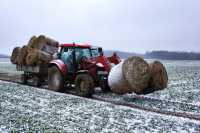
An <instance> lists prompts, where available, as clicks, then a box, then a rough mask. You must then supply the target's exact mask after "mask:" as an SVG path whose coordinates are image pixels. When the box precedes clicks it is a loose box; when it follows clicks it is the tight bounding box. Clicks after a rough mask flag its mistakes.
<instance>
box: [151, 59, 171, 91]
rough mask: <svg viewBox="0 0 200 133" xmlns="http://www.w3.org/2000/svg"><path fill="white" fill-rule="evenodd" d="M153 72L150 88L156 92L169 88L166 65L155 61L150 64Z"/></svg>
mask: <svg viewBox="0 0 200 133" xmlns="http://www.w3.org/2000/svg"><path fill="white" fill-rule="evenodd" d="M149 66H150V71H151V78H150V81H149V88H154V89H155V90H163V89H164V88H166V87H167V83H168V75H167V71H166V69H165V67H164V65H163V64H162V63H161V62H159V61H154V62H153V63H150V64H149Z"/></svg>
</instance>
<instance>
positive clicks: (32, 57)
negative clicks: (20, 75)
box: [26, 52, 38, 65]
mask: <svg viewBox="0 0 200 133" xmlns="http://www.w3.org/2000/svg"><path fill="white" fill-rule="evenodd" d="M37 62H38V54H37V53H35V52H33V53H28V55H27V57H26V64H27V65H36V64H37Z"/></svg>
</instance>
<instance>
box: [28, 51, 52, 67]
mask: <svg viewBox="0 0 200 133" xmlns="http://www.w3.org/2000/svg"><path fill="white" fill-rule="evenodd" d="M51 60H52V56H51V55H50V54H48V53H46V52H44V51H41V50H38V49H31V50H30V52H29V54H28V56H27V57H26V62H27V65H41V64H48V63H49V62H50V61H51Z"/></svg>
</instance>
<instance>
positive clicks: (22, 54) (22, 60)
mask: <svg viewBox="0 0 200 133" xmlns="http://www.w3.org/2000/svg"><path fill="white" fill-rule="evenodd" d="M27 54H28V46H25V45H24V46H23V47H22V48H21V50H20V52H19V54H18V56H17V58H18V64H19V65H26V56H27Z"/></svg>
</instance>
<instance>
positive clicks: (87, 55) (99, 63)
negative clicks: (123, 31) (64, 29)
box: [48, 44, 110, 97]
mask: <svg viewBox="0 0 200 133" xmlns="http://www.w3.org/2000/svg"><path fill="white" fill-rule="evenodd" d="M99 58H101V60H99ZM102 58H104V59H103V60H102ZM109 70H110V65H109V62H108V60H107V59H106V58H105V57H100V56H94V52H93V49H92V47H91V46H90V45H87V44H85V45H79V44H62V45H60V50H59V53H58V59H56V60H53V61H51V62H50V65H49V70H48V87H49V89H51V90H54V91H63V90H64V89H65V88H66V87H65V86H67V85H70V86H73V85H74V88H75V90H76V93H77V95H80V96H83V97H90V96H91V95H92V94H93V93H94V88H95V87H101V89H102V91H104V92H106V91H110V88H109V86H108V82H107V80H108V73H109Z"/></svg>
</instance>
